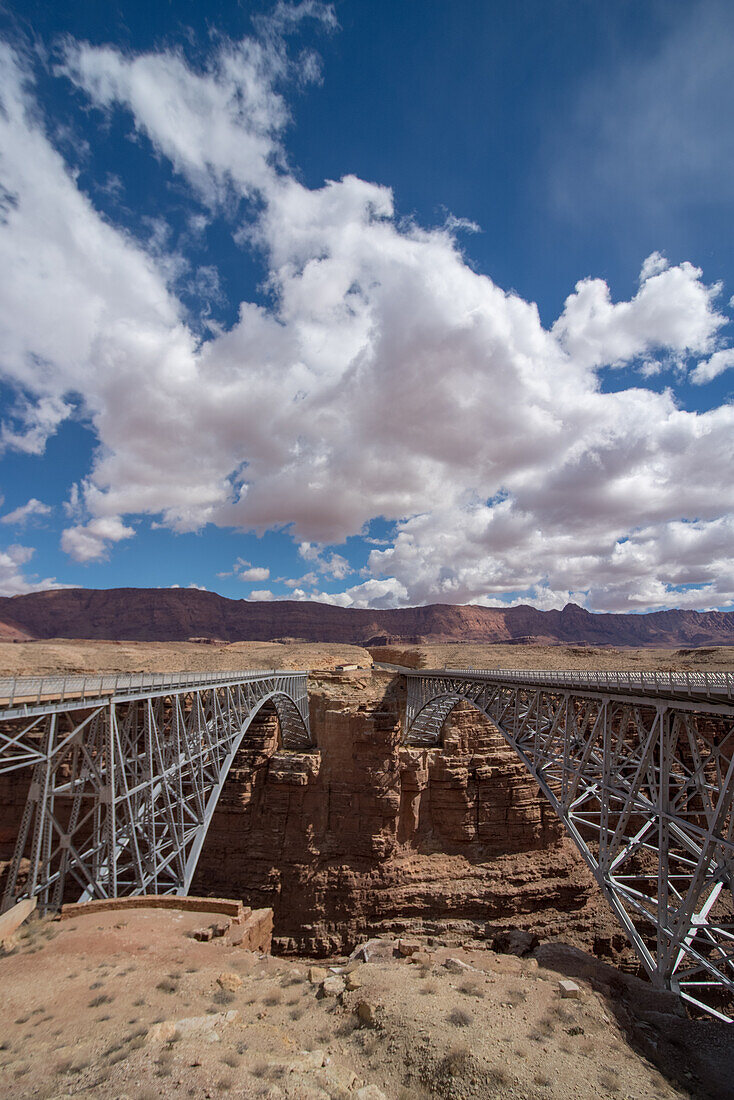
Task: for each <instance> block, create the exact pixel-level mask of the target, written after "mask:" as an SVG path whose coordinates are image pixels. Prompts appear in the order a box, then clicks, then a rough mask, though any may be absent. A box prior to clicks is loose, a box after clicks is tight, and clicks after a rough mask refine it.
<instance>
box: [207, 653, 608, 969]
mask: <svg viewBox="0 0 734 1100" xmlns="http://www.w3.org/2000/svg"><path fill="white" fill-rule="evenodd" d="M311 690H312V694H311V721H312V727H313V729H314V731H315V734H316V738H317V742H318V749H317V750H316V751H314V752H312V753H305V754H290V753H281V752H277V751H274V749H275V742H274V738H273V731H272V729H271V731H270V733H269V734H268V733H267V732H265V733H264V734H263V735H262V737H261V740H259V741H258V743H257V745H256V746H254V747H253V748H251V749H249V750H248V751H247V752H246V753H245V754H243V756H242V759H241V762H238V767H237V769H236V770H235V771H234V772H233V773H230V779H229V780H228V783H227V785H226V787H225V790H224V791H223V793H222V797H221V799H220V803H219V807H218V809H217V812H216V815H215V818H214V820H213V822H212V825H211V827H210V830H209V835H208V837H207V841H206V844H205V847H204V850H203V852H202V856H201V860H200V863H199V869H198V872H197V876H196V879H195V881H194V884H193V886H192V890H193V892H194V893H209V894H212V895H222V896H242V897H246V898H247V899H248V904H252V905H258V906H261V905H268V906H272V907H273V909H274V911H275V939H274V943H275V946H276V949H278V950H281V951H286V952H306V953H309V954H317V955H318V954H324V955H325V954H331V953H337V952H341V951H345V950H347V949H351V947H353V946H354V944H355V943H356V942H358V941H359V940H360V939H361V938H363V937H365V936H367V935H370V934H377V933H380V932H385V931H393V932H399V931H404V930H414V931H415V930H422V931H424V932H429V933H435V934H446V933H447V932H450V933H454V934H458V935H460V936H462V937H463V938H467V937H468V938H471V937H476V936H479V937H480V938H481V937H483V936H484V935H486V934H487V927H488V926H489V928H490V929H491V930H494V929H496V928H497V927H501V926H507V925H511V926H516V927H522V928H526V929H529V930H532V931H535V932H536V933H538V934H540V935H541V936H542V937H546V938H547V937H553V936H556V935H559V934H560V935H562V936H563V937H564V938H565V939H566V941H569V940H570V941H572V942H576V943H578V944H579V945H582V946H585V947H587V948H589V949H592V950H593V949H596V950H597V951H600V952H603V953H606V954H610V953H612V954H613V953H616V952H617V951H618V950H622V951H624V948H625V940H624V936H622V934H621V933H620V932H619V931H618V929H617V926H616V925H615V923H614V921H613V919H612V918H611V915H610V914H609V913H608V912H607V910H606V909H605V906H604V903H603V901H602V900H601V898H600V896H599V894H598V892H597V887H596V884H595V883H594V881H593V879H592V877H591V875H590V874H589V873H588V871H587V870H586V868H585V866H584V865H583V863H582V861H581V858H580V856H578V855H577V853H576V851H575V849H574V848H573V847H572V845H571V844H570V842H568V841H566V840H564V839H563V837H562V827H561V825H560V823H559V822H558V820H557V819H556V817H555V816H554V814H553V812H552V811H551V809H550V807H549V806H548V805H547V803H546V802H545V800H544V799H543V797H542V796H541V795H540V793H539V792H538V790H537V788H536V786H535V784H534V783H533V781H532V779H531V778H530V776H529V775H528V773H527V772H526V771H525V769H524V768H523V766H522V764H521V763H520V762H519V761H518V760H517V757H516V756H515V754H514V753H513V752H512V750H511V749H509V748H508V747H507V746H506V745H505V743H504V741H503V740H502V738H501V736H500V734H499V733H498V732H497V731H496V730H493V728H492V727H491V726H490V724H489V723H488V722H486V721H485V720H484V719H483V718H482V717H481V716H479V715H477V714H476V712H474V711H471V710H469V709H467V710H466V711H463V710H462V711H456V712H455V716H454V718H453V721H452V724H451V728H450V729H449V731H448V732H447V735H446V737H445V740H444V747H443V749H430V750H426V749H414V748H404V747H401V746H400V728H399V719H398V715H399V713H400V710H401V709H402V708H401V705H400V702H401V701H400V699H399V697H398V690H399V688H398V681H397V680H395V679H393V678H392V677H391V676H390V675H389V674H386V673H375V674H373V676H372V677H371V678H368V677H365V678H363V679H350V680H348V681H346V682H340V681H339V679H338V678H337V677H326V676H324V677H322V678H321V680H319V679H314V682H313V683H312V685H311Z"/></svg>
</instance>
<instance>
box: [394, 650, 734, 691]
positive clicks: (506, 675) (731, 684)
mask: <svg viewBox="0 0 734 1100" xmlns="http://www.w3.org/2000/svg"><path fill="white" fill-rule="evenodd" d="M732 656H733V658H734V653H733V654H732ZM403 671H404V672H405V675H406V676H418V677H420V676H446V675H458V676H472V677H476V678H478V679H483V680H490V681H495V682H503V681H511V682H512V683H515V684H517V683H525V684H543V685H547V686H550V687H571V688H588V687H592V688H594V687H596V688H602V689H605V690H612V689H613V690H617V691H622V690H625V691H633V692H635V693H636V694H642V695H648V694H649V695H666V694H667V695H675V696H681V695H683V696H685V695H688V696H691V697H699V698H700V697H701V696H705V697H706V698H714V697H718V698H722V699H726V700H732V699H734V672H729V671H722V672H696V671H695V670H689V669H686V670H684V671H682V672H614V671H609V672H605V671H583V670H579V671H563V672H558V671H555V670H551V669H546V670H537V671H529V670H528V669H515V668H506V669H505V668H503V669H475V668H443V669H404V670H403Z"/></svg>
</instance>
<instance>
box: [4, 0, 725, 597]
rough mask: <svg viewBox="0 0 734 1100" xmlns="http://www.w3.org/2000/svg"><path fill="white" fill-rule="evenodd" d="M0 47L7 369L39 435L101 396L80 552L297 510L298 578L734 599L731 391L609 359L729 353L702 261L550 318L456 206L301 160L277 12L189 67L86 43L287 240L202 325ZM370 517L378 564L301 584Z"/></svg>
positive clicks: (468, 593) (262, 234) (251, 228)
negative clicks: (414, 208)
mask: <svg viewBox="0 0 734 1100" xmlns="http://www.w3.org/2000/svg"><path fill="white" fill-rule="evenodd" d="M307 7H308V8H309V9H312V10H310V12H309V13H310V14H319V13H321V17H322V18H324V19H327V17H326V16H324V15H323V12H325V11H326V9H324V8H323V7H322V6H319V5H316V4H311V5H307ZM284 10H285V9H284ZM304 13H306V9H305V8H304ZM327 21H328V20H327ZM3 51H4V52H3V58H2V60H3V62H4V64H3V65H2V66H0V104H2V108H3V109H2V111H0V150H1V151H2V155H3V164H4V168H5V173H6V184H5V185H6V187H7V189H8V193H9V194H11V195H12V196H13V198H12V202H8V203H7V204H6V210H5V212H4V221H3V223H2V224H1V225H0V267H1V268H2V270H3V272H4V273H5V276H6V278H5V279H4V281H3V290H2V292H1V293H0V343H1V344H2V347H3V360H2V364H1V365H0V372H1V373H2V378H3V380H4V381H5V382H6V383H7V384H9V385H11V386H13V387H14V388H15V389H16V390H17V391H18V392H19V394H21V395H22V397H21V403H20V404H19V405H18V409H17V412H16V417H15V420H16V424H15V427H14V426H13V424H10V423H9V426H8V428H7V433H8V434H6V436H5V439H6V443H7V444H9V445H14V446H22V440H23V439H25V440H27V444H26V449H27V450H33V449H34V448H35V449H42V447H43V442H44V440H45V439H46V438H47V436H48V434H49V432H51V431H53V430H54V429H55V425H56V424H58V423H59V422H60V420H61V419H62V418H63V417H65V416H67V415H69V414H70V411H71V409H72V407H73V406H74V405H75V404H76V403H79V404H80V405H81V407H82V411H83V413H84V415H85V417H86V418H87V420H88V422H89V423H90V424H91V425H92V427H93V429H94V431H95V433H96V435H97V438H98V441H99V444H100V446H99V448H98V450H97V452H96V454H95V457H94V459H93V464H92V467H91V469H90V470H89V471H88V475H87V476H86V478H85V479H84V480H83V481H82V482H81V484H80V487H79V488H78V489H77V490H75V491H72V494H71V496H70V510H71V513H72V515H73V526H71V527H69V528H68V529H67V531H66V532H65V533H64V535H63V539H62V545H63V547H64V549H65V550H66V551H67V552H68V553H69V554H71V555H72V556H73V557H74V558H76V559H77V560H79V561H94V560H99V559H101V558H103V557H104V556H105V555H106V554H107V553H108V552H109V549H110V547H111V546H113V545H114V544H115V543H117V542H120V541H121V540H124V539H128V538H131V537H132V536H133V535H134V530H135V529H134V527H133V526H132V525H131V520H132V518H134V517H136V516H142V515H148V516H151V517H154V519H155V522H156V523H158V524H163V525H165V526H167V527H169V528H170V529H172V530H174V531H191V530H198V529H200V528H201V527H203V526H204V525H205V524H207V523H213V524H217V525H220V526H232V527H238V528H241V529H244V530H253V531H257V532H259V533H261V532H264V531H266V530H269V529H276V530H282V529H285V528H287V529H288V530H289V532H290V533H291V534H292V536H293V538H294V540H295V542H296V545H297V546H298V552H299V554H300V556H301V558H303V560H304V561H306V562H308V563H309V565H310V567H311V568H310V572H309V573H307V574H306V576H305V577H303V578H297V579H294V580H293V581H292V582H291V584H292V586H293V588H294V595H296V594H298V598H319V599H323V600H327V601H329V602H332V603H339V604H342V605H343V606H355V607H356V606H358V607H366V606H393V605H405V604H410V603H423V602H428V601H439V600H442V601H446V602H464V601H468V600H473V601H475V602H490V601H493V600H500V601H502V600H503V599H514V598H516V597H515V596H514V595H513V594H516V593H518V592H521V593H529V596H528V598H529V599H532V600H533V602H535V603H537V604H538V605H539V606H551V605H552V606H555V605H556V604H557V602H558V601H559V600H560V599H565V598H566V595H567V594H575V595H576V596H577V597H578V598H579V599H583V600H585V601H586V602H587V603H588V604H589V605H590V606H595V607H599V608H609V609H618V608H629V607H634V608H637V607H643V606H645V607H647V606H650V607H652V606H665V605H670V604H671V603H672V604H675V603H679V604H682V603H686V605H687V606H694V605H695V606H699V605H700V606H724V605H727V604H729V603H730V602H731V601H732V600H734V579H732V576H731V566H730V559H731V553H730V551H729V553H728V555H727V553H726V551H725V549H724V548H723V547H724V543H725V542H726V539H727V538H729V537H730V535H731V523H732V519H731V517H732V513H734V490H733V488H732V486H734V477H733V476H732V474H733V469H732V467H733V465H734V458H733V456H732V438H734V409H733V408H732V406H730V405H724V406H721V407H719V408H713V409H711V410H710V411H708V412H703V413H696V412H688V411H685V410H683V409H682V408H681V407H680V406H679V404H678V402H677V401H676V398H675V396H674V394H673V392H672V391H670V390H665V391H663V392H662V393H656V392H653V391H652V390H650V389H648V388H645V386H644V385H642V384H641V385H640V386H639V387H636V388H627V389H621V390H617V391H615V392H605V391H604V389H603V387H602V384H601V382H602V376H603V372H604V371H605V370H606V369H608V368H612V367H618V366H620V365H623V364H629V363H632V362H640V361H642V363H643V364H644V369H645V371H646V372H647V373H648V374H649V373H651V372H654V371H655V370H656V369H660V368H661V367H662V366H663V365H665V364H666V363H668V362H669V361H674V362H679V361H682V360H683V359H685V358H687V357H689V356H694V355H695V356H696V357H698V358H700V357H701V356H706V360H705V363H706V364H709V365H710V364H712V363H713V364H714V368H711V367H710V366H707V367H706V369H707V370H711V369H715V370H716V372H717V373H718V366H719V364H721V363H722V362H723V361H724V360H722V359H721V358H719V359H716V356H717V355H718V356H726V355H728V354H730V353H729V352H728V351H727V350H726V349H725V348H724V347H723V338H722V335H721V330H722V327H723V325H724V323H725V317H724V315H723V314H722V313H721V310H720V306H719V304H718V303H719V301H720V291H721V288H720V286H719V285H718V284H716V283H714V284H710V283H707V282H706V280H705V278H704V274H703V272H702V270H701V269H700V268H698V267H695V266H694V265H692V264H690V263H686V262H682V263H678V264H670V263H668V262H667V261H666V260H665V259H664V258H663V257H662V256H661V255H659V254H658V253H654V254H653V255H652V256H650V257H648V259H647V260H644V263H642V271H641V277H640V285H639V288H638V289H637V291H636V293H635V294H634V295H633V296H632V297H631V298H630V299H629V300H627V301H613V300H612V295H611V292H610V290H609V288H608V286H607V285H606V283H605V282H603V281H602V280H601V279H597V278H585V279H582V280H581V281H580V282H579V283H578V284H577V285H576V288H575V290H574V291H573V292H572V293H571V294H570V295H569V297H568V298H567V300H566V303H565V306H564V309H563V312H562V314H561V316H560V317H559V319H558V320H557V322H556V323H555V325H553V326H552V327H551V328H550V329H547V328H545V327H544V326H543V324H542V323H541V320H540V317H539V314H538V310H537V308H536V306H535V305H534V303H532V302H527V301H524V300H523V299H522V298H520V297H519V296H518V295H516V294H512V293H508V292H505V291H504V290H503V289H502V288H500V287H499V286H497V285H496V284H495V283H494V282H493V281H492V280H491V279H489V278H488V277H487V276H484V275H482V274H480V273H478V272H476V271H475V270H473V269H472V267H471V266H470V265H469V264H468V263H467V262H466V261H465V258H464V256H463V254H462V252H461V250H460V248H459V246H458V244H457V242H456V240H455V237H454V228H455V227H452V224H451V223H447V224H446V225H444V226H443V227H441V228H439V229H432V230H426V229H423V228H422V227H421V226H419V225H417V224H414V223H410V222H407V223H406V222H404V221H401V220H399V219H398V218H396V217H395V214H394V201H393V194H392V191H391V190H390V188H389V187H387V186H384V185H381V184H378V183H373V182H369V181H365V180H361V179H358V178H357V177H355V176H349V175H348V176H344V177H343V178H342V179H339V180H329V181H326V182H325V183H324V184H323V186H321V187H317V188H313V189H312V188H308V187H306V186H305V185H304V184H303V183H302V182H300V181H299V180H298V179H297V178H296V176H295V174H294V173H293V172H292V171H290V169H289V167H288V163H287V157H286V154H285V152H284V147H283V135H284V130H285V126H286V124H287V122H288V111H287V108H286V104H285V100H284V99H283V98H282V93H281V91H279V90H278V89H279V87H280V83H281V82H282V81H283V79H284V78H285V77H286V76H287V75H288V73H289V72H290V71H291V67H290V63H289V62H288V60H287V57H286V55H285V52H284V48H283V46H282V42H281V41H280V40H279V39H278V36H277V34H275V32H274V31H273V30H272V28H271V31H270V32H269V36H267V35H266V36H265V38H264V39H262V40H259V41H258V40H252V39H246V40H244V41H242V42H240V43H222V44H220V45H219V46H218V47H217V48H216V49H215V50H214V51H213V53H212V55H211V57H210V60H209V63H208V64H207V65H206V66H205V67H203V68H200V69H197V70H194V69H193V68H192V67H191V66H190V65H189V64H188V63H187V61H186V60H185V58H184V56H183V54H179V53H176V54H174V53H171V52H170V51H158V52H154V53H148V54H145V55H140V56H133V55H128V54H123V53H121V52H120V51H117V50H115V49H113V48H112V47H104V48H101V47H93V46H90V45H87V44H79V43H76V44H69V45H68V47H67V52H66V64H65V69H64V72H65V73H66V76H67V77H68V78H70V79H71V80H73V81H74V82H75V84H76V85H77V87H78V88H79V89H80V90H81V91H82V92H83V93H84V94H85V96H86V97H87V98H88V100H89V102H91V103H92V104H94V105H96V106H97V107H99V108H101V109H102V110H104V111H105V112H107V113H110V112H113V111H123V112H125V113H126V116H127V117H128V118H130V119H132V121H133V125H134V127H135V128H136V130H137V131H138V133H139V134H142V135H145V138H146V140H147V141H148V142H149V143H150V148H151V152H153V153H154V154H155V155H156V156H157V157H159V158H162V159H165V160H166V161H167V162H168V163H169V164H170V165H171V166H172V168H173V170H174V171H175V172H176V173H177V174H178V177H179V181H180V184H181V187H182V189H184V188H188V189H189V194H190V195H191V197H192V202H193V201H194V199H196V200H197V201H200V200H203V201H205V202H206V203H208V204H209V205H210V207H211V209H212V211H213V213H212V216H215V214H216V216H222V214H221V212H222V211H224V214H225V215H226V216H228V217H229V218H230V221H229V222H228V224H229V226H230V229H231V232H232V235H233V237H234V238H235V239H236V240H237V241H239V242H240V243H241V244H242V245H243V247H244V246H245V245H246V246H247V247H255V248H257V249H259V250H260V253H261V255H262V257H263V259H264V261H265V262H266V263H267V265H268V279H267V285H268V289H269V291H270V295H271V297H270V299H269V304H268V305H267V306H266V305H257V304H254V303H252V302H247V301H243V302H241V303H240V305H239V312H238V317H237V320H236V322H235V323H234V324H233V325H232V326H231V327H230V328H229V329H224V330H221V331H217V332H214V333H213V334H212V335H211V336H210V338H208V339H206V340H203V341H202V340H201V339H200V337H199V336H198V335H197V333H196V332H195V331H194V329H193V327H192V326H191V325H189V324H188V323H187V321H186V312H185V310H184V309H183V307H182V305H181V303H180V301H179V300H178V299H177V297H176V295H175V293H174V291H173V290H172V287H171V279H172V278H173V275H172V272H173V271H174V269H175V264H174V263H171V262H169V260H168V259H167V258H166V256H165V254H164V253H163V252H162V251H161V245H160V242H158V244H157V245H156V249H155V250H154V249H152V248H151V250H146V249H145V248H144V247H143V246H142V245H141V244H140V243H138V242H136V241H135V240H134V239H133V238H132V237H131V236H130V235H129V234H128V233H126V232H125V231H124V230H123V229H121V228H116V227H115V226H114V225H113V224H112V223H111V222H109V221H107V220H105V219H104V218H102V217H101V215H100V214H99V213H98V212H97V211H96V210H95V208H94V206H93V204H92V203H91V201H90V200H89V198H87V197H86V196H85V195H84V194H83V193H82V192H81V191H80V190H79V188H78V186H77V182H76V179H75V177H74V175H73V173H72V172H71V170H70V169H69V167H68V165H67V164H66V163H65V162H64V159H63V157H62V156H61V154H60V153H59V151H58V150H57V149H56V148H55V147H54V145H53V143H52V142H51V140H50V139H49V137H48V135H47V133H46V131H45V129H44V126H43V123H42V120H41V116H40V115H39V112H38V110H37V104H36V102H35V100H34V98H33V93H32V91H31V90H30V88H29V75H28V73H27V72H26V71H25V70H24V67H23V65H22V63H21V62H20V61H19V60H18V58H17V57H15V56H14V55H13V54H12V52H11V51H10V50H9V49H8V48H6V47H4V48H3ZM306 68H307V72H306V75H313V71H312V66H310V65H307V66H306ZM243 200H248V201H249V202H250V203H251V204H252V205H251V207H249V209H251V210H253V209H254V211H255V213H254V214H252V215H251V216H250V218H249V220H247V221H243V217H244V216H243V215H242V213H241V210H242V205H241V204H242V203H243ZM164 237H165V235H164ZM164 237H163V238H162V239H164ZM640 259H641V261H642V260H643V257H641V258H640ZM39 303H43V308H42V309H39ZM727 362H728V361H727ZM39 364H43V367H42V369H40V368H39ZM703 367H704V362H703V361H702V362H701V363H700V364H699V366H698V367H697V368H696V371H702V370H703ZM721 369H723V367H722V368H721ZM694 374H695V372H694ZM694 380H700V379H699V378H694ZM4 430H5V429H4ZM34 433H35V434H34ZM376 517H382V518H383V519H384V520H387V521H389V522H391V523H394V524H395V536H394V538H391V539H390V540H389V542H388V544H387V545H385V546H384V548H376V549H374V550H373V551H372V553H371V554H370V556H369V560H368V576H367V579H366V580H365V581H364V582H363V583H361V584H359V585H354V586H352V587H348V588H346V589H345V590H344V591H343V592H340V593H336V594H334V593H323V592H319V591H318V590H316V591H315V592H314V593H313V595H308V596H307V595H306V591H307V589H309V588H315V587H316V585H317V583H322V582H320V581H319V580H318V577H319V575H320V576H322V577H323V576H327V577H330V578H332V579H334V580H340V581H341V580H344V579H345V578H346V577H347V576H348V575H349V574H350V573H351V572H352V568H351V566H350V564H349V563H348V562H347V560H346V558H345V557H343V556H342V555H340V554H339V553H338V552H336V551H335V550H333V549H331V548H330V547H333V546H334V545H340V544H342V543H343V542H344V541H345V540H346V539H347V538H348V537H350V536H355V535H360V534H361V533H362V532H363V531H364V530H366V529H367V524H368V523H369V522H370V521H371V520H373V519H374V518H376ZM722 540H723V541H722ZM728 545H729V546H731V542H729V543H728ZM235 572H236V573H237V574H238V575H240V576H241V577H242V579H245V580H251V581H255V582H259V581H264V580H267V579H269V571H268V570H267V569H266V568H265V567H258V566H249V563H248V565H247V566H244V567H243V566H242V565H240V566H239V567H235ZM247 574H249V575H247ZM263 574H264V575H263ZM249 598H250V599H253V600H268V599H271V598H274V597H273V593H272V591H271V590H270V589H258V590H256V591H254V592H252V593H251V594H250V596H249ZM696 601H698V602H696Z"/></svg>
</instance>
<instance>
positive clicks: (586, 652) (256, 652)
mask: <svg viewBox="0 0 734 1100" xmlns="http://www.w3.org/2000/svg"><path fill="white" fill-rule="evenodd" d="M375 652H376V653H379V652H380V650H376V651H375ZM390 652H391V654H392V655H393V656H394V657H402V658H403V659H404V660H405V663H407V664H409V665H411V666H414V667H420V668H443V667H444V666H449V667H451V668H522V669H620V670H622V669H633V670H635V671H640V670H649V671H664V670H668V669H697V670H699V671H705V670H706V669H709V670H711V671H715V670H719V669H729V670H734V647H732V646H705V647H702V648H698V649H616V648H614V647H613V646H602V647H598V646H564V645H479V644H476V645H475V644H472V643H467V644H458V643H451V644H446V645H421V646H400V647H395V648H394V649H391V651H390ZM406 658H407V659H406ZM380 659H383V660H386V659H387V658H385V657H382V658H380ZM338 664H358V665H364V666H367V667H369V666H370V665H371V664H372V656H371V655H370V652H369V651H368V650H366V649H364V648H362V647H361V646H356V645H347V644H346V643H341V642H339V643H337V642H105V641H84V640H82V641H75V640H73V639H72V640H68V639H55V640H54V641H42V642H4V641H0V676H39V675H44V674H51V673H59V672H67V673H77V672H79V673H83V672H89V673H92V672H177V671H179V670H181V669H185V670H187V671H189V672H216V671H218V670H221V669H224V670H227V669H243V668H283V669H301V668H309V669H317V670H318V669H334V668H335V667H336V665H338Z"/></svg>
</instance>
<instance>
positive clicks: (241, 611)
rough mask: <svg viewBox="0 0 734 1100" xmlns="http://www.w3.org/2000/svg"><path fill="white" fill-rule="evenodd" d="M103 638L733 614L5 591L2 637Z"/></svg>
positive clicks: (456, 635)
mask: <svg viewBox="0 0 734 1100" xmlns="http://www.w3.org/2000/svg"><path fill="white" fill-rule="evenodd" d="M23 638H30V639H40V638H99V639H118V640H119V639H126V640H138V641H186V640H187V639H189V638H200V639H206V638H216V639H222V640H225V641H273V640H279V639H283V638H290V639H295V640H299V641H312V642H351V643H353V644H355V645H374V646H391V645H393V644H394V643H410V644H416V643H421V642H429V641H433V642H457V641H460V642H483V643H501V642H513V643H525V642H535V643H552V644H556V643H563V644H570V645H576V644H584V645H601V646H606V645H612V646H661V647H665V646H702V645H734V612H730V611H706V612H702V611H681V610H671V611H656V612H653V613H652V614H648V615H602V614H592V613H591V612H589V611H586V610H585V609H584V608H582V607H578V606H577V605H576V604H567V605H566V607H564V608H563V610H562V611H538V610H537V608H534V607H523V606H520V607H509V608H497V607H477V606H475V605H466V606H460V605H453V604H429V605H428V606H426V607H404V608H391V609H386V610H368V609H361V608H346V607H334V606H332V605H330V604H320V603H311V602H310V601H305V602H300V601H297V600H274V601H272V602H269V603H257V602H249V601H247V600H229V599H226V598H225V597H224V596H219V595H217V593H215V592H201V591H198V590H196V589H181V588H178V589H175V588H147V589H146V588H112V589H107V590H95V589H84V588H69V589H58V590H49V591H46V592H31V593H28V594H27V595H23V596H12V597H2V598H0V640H6V641H12V640H13V639H17V640H22V639H23Z"/></svg>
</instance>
